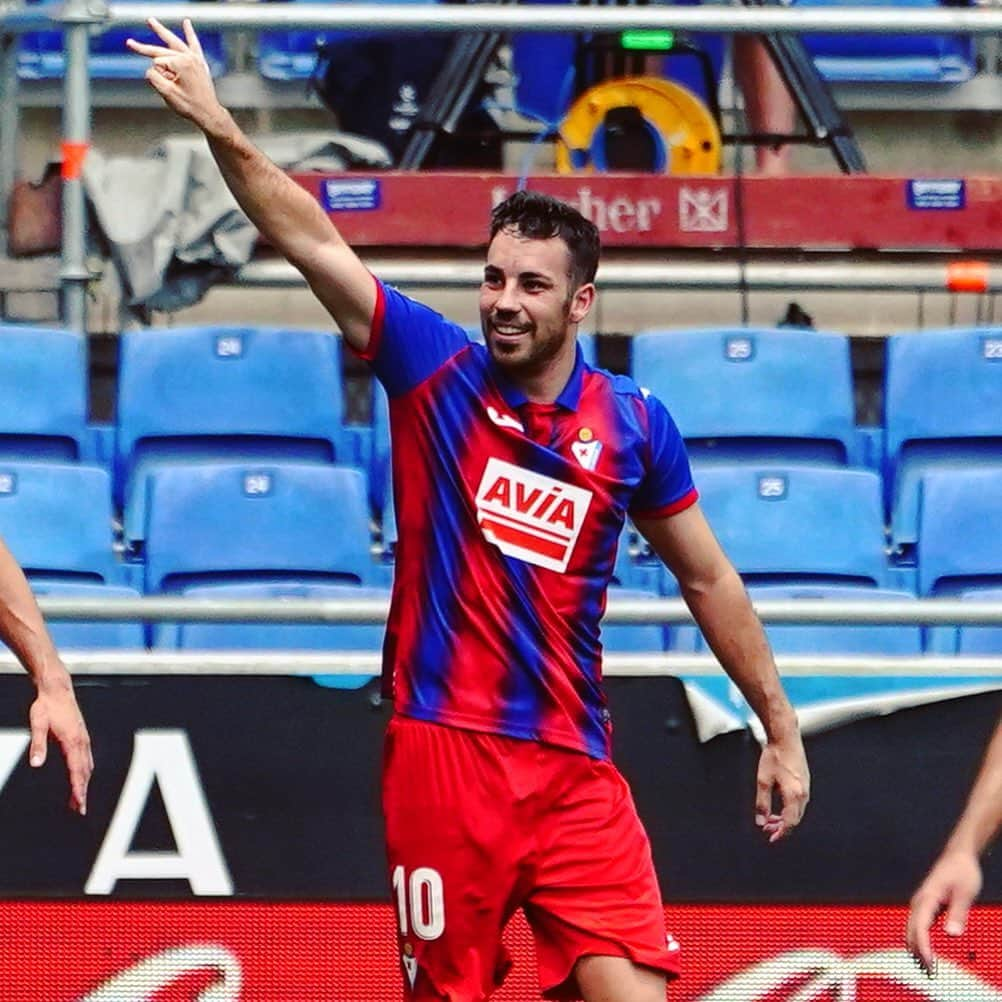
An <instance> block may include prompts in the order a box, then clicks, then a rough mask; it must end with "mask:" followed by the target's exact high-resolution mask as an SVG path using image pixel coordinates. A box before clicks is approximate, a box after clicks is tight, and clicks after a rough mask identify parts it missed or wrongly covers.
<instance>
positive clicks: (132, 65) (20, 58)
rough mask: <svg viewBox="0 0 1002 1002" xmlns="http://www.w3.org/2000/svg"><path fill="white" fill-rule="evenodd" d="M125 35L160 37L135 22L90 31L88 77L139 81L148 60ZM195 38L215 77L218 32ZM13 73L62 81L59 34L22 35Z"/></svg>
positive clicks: (221, 66) (220, 53)
mask: <svg viewBox="0 0 1002 1002" xmlns="http://www.w3.org/2000/svg"><path fill="white" fill-rule="evenodd" d="M27 3H29V4H32V5H35V4H38V5H40V6H42V5H44V6H51V7H53V8H57V9H58V8H59V5H58V4H49V3H44V0H27ZM127 38H135V39H137V40H138V41H141V42H149V43H153V44H160V39H159V38H157V36H156V35H154V34H153V32H152V31H150V30H149V29H147V28H144V27H141V26H139V25H137V26H136V27H135V28H113V29H111V30H109V31H104V32H101V33H100V34H92V35H91V38H90V62H89V70H90V76H91V79H95V80H102V79H103V80H126V79H136V80H141V79H142V78H143V77H144V76H145V74H146V69H147V67H148V66H149V59H148V58H147V57H146V56H139V55H136V54H135V53H134V52H131V51H130V50H129V49H127V48H126V47H125V40H126V39H127ZM198 38H199V41H200V42H201V43H202V49H203V51H204V52H205V58H206V61H207V62H208V64H209V69H210V71H211V72H212V75H213V76H214V77H215V76H219V75H220V74H222V73H223V72H224V70H225V69H226V56H225V52H224V49H223V36H222V34H221V33H220V32H218V31H213V30H211V29H209V30H202V29H199V32H198ZM17 74H18V76H19V77H20V78H21V79H22V80H62V79H63V78H64V77H65V76H66V55H65V52H64V51H63V33H62V32H61V31H32V32H27V33H25V34H24V35H22V37H21V44H20V47H19V49H18V54H17Z"/></svg>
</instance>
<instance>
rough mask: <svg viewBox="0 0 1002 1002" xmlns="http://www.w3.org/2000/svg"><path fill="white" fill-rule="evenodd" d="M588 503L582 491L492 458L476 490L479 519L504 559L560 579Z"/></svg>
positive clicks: (589, 495) (588, 493)
mask: <svg viewBox="0 0 1002 1002" xmlns="http://www.w3.org/2000/svg"><path fill="white" fill-rule="evenodd" d="M591 499H592V492H591V491H589V490H585V489H584V488H583V487H575V486H574V485H573V484H568V483H565V482H564V481H563V480H554V479H553V478H552V477H546V476H543V475H542V474H541V473H534V472H533V471H532V470H526V469H523V468H522V467H521V466H515V465H514V464H513V463H507V462H505V461H504V460H503V459H495V458H491V459H489V460H488V461H487V466H486V468H485V469H484V475H483V477H481V479H480V486H479V487H478V488H477V520H478V521H479V523H480V528H481V530H482V531H483V534H484V536H485V537H486V538H487V539H488V541H489V542H491V543H494V545H495V546H497V548H498V549H499V550H500V551H501V552H502V553H503V554H504V555H505V556H507V557H516V558H517V559H519V560H524V561H526V562H527V563H530V564H535V565H536V566H538V567H546V568H547V569H549V570H551V571H559V572H560V573H561V574H562V573H563V572H564V571H566V570H567V564H568V562H569V561H570V559H571V554H572V553H573V552H574V544H575V543H576V542H577V540H578V536H579V535H580V533H581V526H582V525H583V524H584V520H585V515H586V514H587V513H588V506H589V505H590V504H591Z"/></svg>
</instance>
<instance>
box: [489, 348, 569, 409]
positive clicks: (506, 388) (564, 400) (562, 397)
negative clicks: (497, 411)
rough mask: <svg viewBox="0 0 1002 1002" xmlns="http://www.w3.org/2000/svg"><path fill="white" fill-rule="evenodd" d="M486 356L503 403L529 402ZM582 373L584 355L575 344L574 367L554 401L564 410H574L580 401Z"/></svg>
mask: <svg viewBox="0 0 1002 1002" xmlns="http://www.w3.org/2000/svg"><path fill="white" fill-rule="evenodd" d="M488 358H489V360H490V361H489V364H490V367H491V374H492V375H493V376H494V382H495V383H496V384H497V387H498V389H499V390H500V391H501V396H502V397H504V400H505V403H506V404H507V405H508V406H509V407H512V408H517V407H521V406H523V405H524V404H527V403H529V398H528V397H527V396H526V395H525V393H524V392H523V390H521V389H520V388H519V387H518V386H516V385H515V384H514V383H513V382H512V381H511V380H510V379H509V378H508V377H507V376H506V375H505V373H504V370H503V369H502V368H501V367H500V366H498V365H495V363H494V360H493V359H491V358H490V356H489V355H488ZM584 373H585V361H584V355H583V354H582V353H581V345H580V344H576V345H575V346H574V368H573V369H572V370H571V375H570V378H569V379H568V380H567V384H566V385H565V386H564V388H563V389H562V390H561V391H560V394H559V395H558V396H557V399H556V401H555V403H557V404H558V405H559V406H560V407H563V408H564V409H565V410H569V411H576V410H577V409H578V405H579V404H580V403H581V388H582V386H583V385H584Z"/></svg>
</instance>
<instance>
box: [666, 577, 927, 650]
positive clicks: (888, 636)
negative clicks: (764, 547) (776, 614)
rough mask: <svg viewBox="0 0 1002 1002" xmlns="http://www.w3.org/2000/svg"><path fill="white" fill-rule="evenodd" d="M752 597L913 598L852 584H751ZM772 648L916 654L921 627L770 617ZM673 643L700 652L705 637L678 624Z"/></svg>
mask: <svg viewBox="0 0 1002 1002" xmlns="http://www.w3.org/2000/svg"><path fill="white" fill-rule="evenodd" d="M748 594H749V595H750V596H751V599H752V601H753V602H759V601H773V600H777V599H797V600H799V599H823V600H826V601H832V602H859V601H865V602H893V601H904V602H907V601H909V600H914V599H915V596H914V595H912V594H911V593H910V592H904V591H893V590H891V589H884V588H870V587H865V586H853V585H825V586H821V585H806V584H802V585H753V586H751V587H749V589H748ZM766 634H767V636H768V637H769V643H770V645H771V646H772V649H773V650H774V651H775V652H776V653H777V654H901V655H903V654H921V653H922V649H923V638H922V628H921V627H919V626H909V625H899V624H893V625H892V624H868V623H804V624H799V623H798V624H792V623H791V624H786V623H774V624H769V625H767V626H766ZM672 647H673V649H675V650H680V651H692V652H699V653H703V652H705V651H707V650H708V647H707V644H706V640H705V638H704V637H703V635H702V633H701V632H700V631H699V629H698V628H697V627H695V626H682V627H679V628H678V629H677V630H676V632H675V635H674V641H673V644H672Z"/></svg>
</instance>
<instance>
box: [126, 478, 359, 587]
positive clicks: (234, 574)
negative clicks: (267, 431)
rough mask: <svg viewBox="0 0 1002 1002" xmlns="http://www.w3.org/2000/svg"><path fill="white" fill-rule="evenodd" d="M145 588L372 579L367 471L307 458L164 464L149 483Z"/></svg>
mask: <svg viewBox="0 0 1002 1002" xmlns="http://www.w3.org/2000/svg"><path fill="white" fill-rule="evenodd" d="M147 494H148V498H147V506H146V519H147V525H146V533H145V538H146V551H145V557H146V562H145V585H146V586H145V591H146V592H147V593H157V592H185V591H186V590H187V589H188V588H189V587H193V586H201V585H210V584H238V583H240V582H241V581H246V582H248V583H249V582H257V583H259V584H264V583H273V582H289V581H299V582H315V583H325V582H326V583H337V582H342V583H352V584H371V583H373V575H374V563H373V560H372V555H371V552H370V535H369V513H368V504H367V501H366V489H365V478H364V475H363V474H362V472H361V471H360V470H356V469H348V468H345V467H336V466H324V465H320V464H315V465H314V464H306V463H292V462H289V463H260V464H257V465H253V466H248V465H247V464H245V463H235V462H234V463H223V462H219V463H205V464H198V465H190V466H186V465H176V466H165V467H162V468H160V469H157V470H155V471H153V472H151V473H150V475H149V478H148V483H147Z"/></svg>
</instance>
